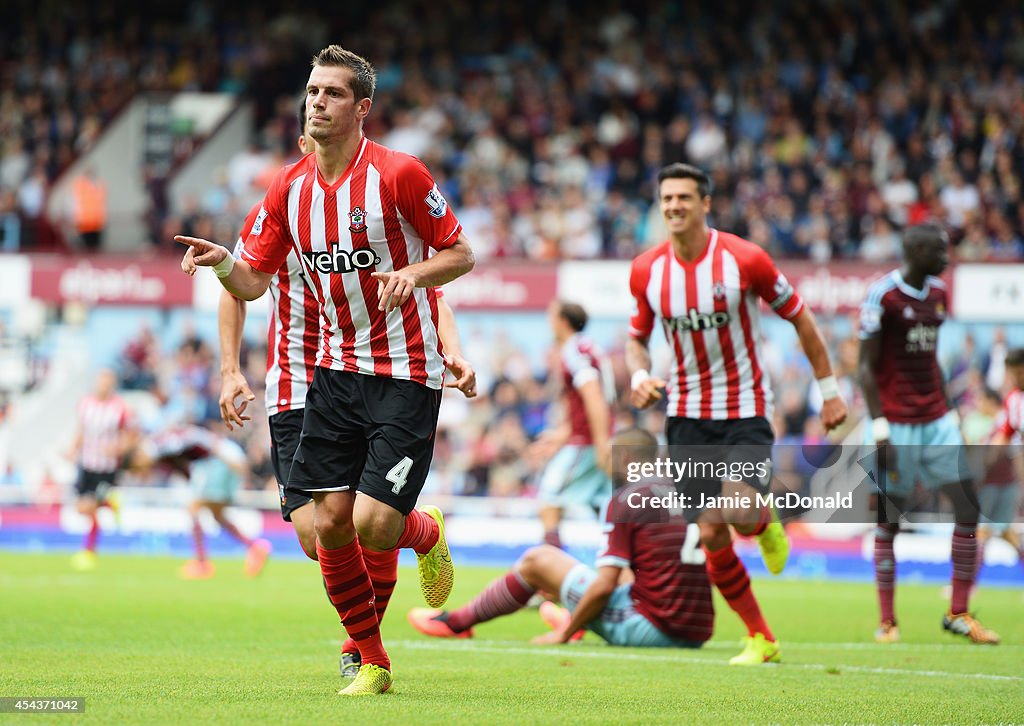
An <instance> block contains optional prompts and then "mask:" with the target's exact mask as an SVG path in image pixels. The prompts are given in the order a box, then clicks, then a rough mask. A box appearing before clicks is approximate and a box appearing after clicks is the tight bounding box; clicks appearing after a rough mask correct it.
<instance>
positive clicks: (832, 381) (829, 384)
mask: <svg viewBox="0 0 1024 726" xmlns="http://www.w3.org/2000/svg"><path fill="white" fill-rule="evenodd" d="M818 391H820V392H821V400H823V401H828V400H830V399H832V398H838V397H839V383H838V382H837V381H836V377H835V376H825V377H824V378H819V379H818Z"/></svg>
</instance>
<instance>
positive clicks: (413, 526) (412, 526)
mask: <svg viewBox="0 0 1024 726" xmlns="http://www.w3.org/2000/svg"><path fill="white" fill-rule="evenodd" d="M438 534H439V530H438V527H437V522H436V521H435V520H434V518H433V517H431V516H430V515H429V514H426V513H424V512H421V511H419V510H418V509H414V510H412V511H411V512H409V514H408V515H406V517H405V529H404V530H403V531H402V535H401V536H400V537H399V538H398V542H397V543H396V544H395V546H394V549H396V550H400V549H404V548H406V547H409V548H411V549H413V550H415V551H416V552H417V553H418V554H421V555H425V554H427V553H428V552H430V548H431V547H433V546H434V545H435V544H437V538H438Z"/></svg>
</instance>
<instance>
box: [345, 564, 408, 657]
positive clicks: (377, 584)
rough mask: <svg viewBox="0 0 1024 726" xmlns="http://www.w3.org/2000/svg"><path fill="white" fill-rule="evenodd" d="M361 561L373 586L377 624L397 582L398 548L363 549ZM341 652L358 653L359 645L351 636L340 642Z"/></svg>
mask: <svg viewBox="0 0 1024 726" xmlns="http://www.w3.org/2000/svg"><path fill="white" fill-rule="evenodd" d="M363 562H365V563H366V573H367V574H368V575H369V576H370V585H371V586H372V587H373V608H374V610H376V611H377V624H378V625H379V624H380V623H381V621H382V620H384V611H385V610H387V609H388V602H390V601H391V594H392V593H393V592H394V591H395V585H396V584H397V583H398V550H384V551H383V552H377V551H375V550H368V549H364V550H363ZM341 652H342V653H358V652H359V646H358V645H356V641H354V640H352V638H347V639H346V640H345V642H344V643H342V644H341Z"/></svg>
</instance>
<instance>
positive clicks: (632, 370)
mask: <svg viewBox="0 0 1024 726" xmlns="http://www.w3.org/2000/svg"><path fill="white" fill-rule="evenodd" d="M626 367H627V368H628V369H629V374H630V379H629V387H630V396H629V399H630V402H631V403H632V404H633V405H634V406H636V407H637V408H647V407H648V406H651V405H652V404H653V403H654V402H655V401H658V400H660V399H661V397H662V391H663V390H664V389H665V381H663V380H661V379H660V378H655V377H654V376H652V375H651V351H650V350H649V349H648V347H647V340H646V339H644V340H640V339H637V338H632V337H631V338H630V339H629V340H627V341H626Z"/></svg>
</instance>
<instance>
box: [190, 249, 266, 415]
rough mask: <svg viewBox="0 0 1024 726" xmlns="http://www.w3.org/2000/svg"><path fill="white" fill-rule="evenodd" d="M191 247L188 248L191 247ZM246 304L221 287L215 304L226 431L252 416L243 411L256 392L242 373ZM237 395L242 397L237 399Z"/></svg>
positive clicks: (221, 396) (221, 395) (221, 398)
mask: <svg viewBox="0 0 1024 726" xmlns="http://www.w3.org/2000/svg"><path fill="white" fill-rule="evenodd" d="M189 251H191V248H190V250H189ZM245 313H246V304H245V301H244V300H239V299H238V298H237V297H235V296H234V295H232V294H231V293H230V292H228V291H227V290H221V293H220V302H219V304H218V306H217V332H218V335H219V336H220V379H221V383H220V401H219V403H220V417H221V419H222V420H223V421H224V425H225V426H227V427H228V430H229V431H234V427H233V426H232V424H234V425H235V426H238V427H239V428H241V427H242V426H244V425H245V422H246V421H249V420H251V417H250V416H246V415H245V409H246V407H248V405H249V402H250V401H252V400H253V399H254V398H256V396H255V395H254V394H253V392H252V389H250V388H249V383H248V382H247V381H246V380H245V376H244V375H243V374H242V365H241V360H240V359H241V348H242V329H243V328H244V327H245ZM239 396H241V397H242V401H241V403H238V398H239Z"/></svg>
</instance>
